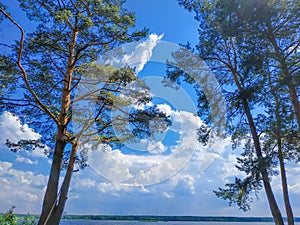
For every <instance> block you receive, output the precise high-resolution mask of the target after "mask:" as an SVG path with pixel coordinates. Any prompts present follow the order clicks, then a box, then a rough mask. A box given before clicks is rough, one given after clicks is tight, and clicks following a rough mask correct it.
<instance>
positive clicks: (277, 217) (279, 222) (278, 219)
mask: <svg viewBox="0 0 300 225" xmlns="http://www.w3.org/2000/svg"><path fill="white" fill-rule="evenodd" d="M235 68H236V67H235ZM231 73H232V75H233V79H234V82H235V84H236V85H237V88H238V91H239V92H240V93H245V89H244V88H243V86H242V85H241V83H240V82H239V80H238V76H237V72H236V70H235V69H234V68H231ZM246 98H247V97H246V96H244V97H242V99H241V100H242V105H243V107H244V112H245V114H246V117H247V120H248V123H249V127H250V130H251V135H252V140H253V143H254V148H255V152H256V156H257V159H258V166H259V170H260V173H261V176H262V181H263V185H264V189H265V192H266V195H267V199H268V202H269V207H270V210H271V213H272V216H273V218H274V222H275V224H276V225H284V223H283V218H282V215H281V212H280V209H279V207H278V204H277V202H276V199H275V196H274V193H273V190H272V187H271V184H270V179H269V175H268V171H267V168H266V165H265V160H264V157H263V154H262V149H261V146H260V142H259V136H258V134H257V130H256V126H255V123H254V120H253V116H252V113H251V110H250V108H249V104H248V101H247V99H246Z"/></svg>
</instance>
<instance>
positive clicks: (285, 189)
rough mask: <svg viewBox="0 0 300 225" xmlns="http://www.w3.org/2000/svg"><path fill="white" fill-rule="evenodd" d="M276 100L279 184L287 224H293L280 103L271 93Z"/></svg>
mask: <svg viewBox="0 0 300 225" xmlns="http://www.w3.org/2000/svg"><path fill="white" fill-rule="evenodd" d="M273 95H274V97H275V102H276V136H277V148H278V159H279V166H280V174H281V185H282V192H283V199H284V205H285V211H286V216H287V220H288V225H294V223H295V222H294V215H293V209H292V206H291V203H290V199H289V191H288V185H287V177H286V171H285V165H284V156H283V152H282V142H281V137H282V135H281V124H282V121H281V117H280V113H279V107H280V103H279V100H278V96H277V95H276V93H273Z"/></svg>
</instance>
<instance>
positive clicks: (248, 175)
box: [169, 0, 300, 210]
mask: <svg viewBox="0 0 300 225" xmlns="http://www.w3.org/2000/svg"><path fill="white" fill-rule="evenodd" d="M179 4H180V5H182V6H183V7H185V8H186V9H187V10H189V11H192V12H194V13H195V14H196V16H195V18H196V20H197V21H199V44H198V45H197V46H196V50H195V51H196V52H197V53H198V54H199V56H200V57H201V58H203V59H204V60H206V63H208V65H209V66H210V67H211V69H212V70H213V71H214V72H215V76H216V77H217V79H218V81H219V83H220V85H221V87H222V89H223V93H224V96H225V99H226V102H227V106H228V108H227V120H228V122H229V129H228V131H229V133H230V135H231V136H232V140H233V144H234V145H233V147H234V148H236V147H237V146H240V145H243V147H244V152H243V154H242V157H240V158H239V159H238V164H237V168H238V169H239V170H240V171H243V172H244V173H245V176H244V177H243V178H235V180H234V181H233V182H232V183H229V184H226V187H225V188H219V190H218V191H215V194H216V195H217V197H219V198H222V199H225V200H228V201H229V203H230V205H231V204H237V205H238V206H239V208H241V209H242V210H248V209H250V203H251V201H252V197H251V196H253V194H256V193H257V192H258V191H259V190H261V188H262V177H261V175H260V173H261V171H263V170H266V171H267V173H268V177H269V179H271V177H272V176H274V175H278V174H279V173H278V171H277V169H276V168H277V166H278V162H279V158H280V152H279V151H278V149H277V144H278V142H279V141H280V142H282V143H283V148H282V149H281V150H283V157H284V160H290V161H294V162H297V161H298V160H299V155H300V154H299V140H300V138H299V135H300V134H299V127H300V123H299V120H298V124H297V119H296V118H295V117H296V116H297V110H299V103H297V101H296V100H295V99H296V98H297V97H295V95H294V96H293V95H292V94H291V93H293V91H294V94H295V93H297V94H296V96H299V90H300V89H299V88H300V86H299V84H300V83H299V82H298V80H297V79H298V77H299V71H300V67H299V66H297V65H298V64H299V56H300V55H299V54H300V52H299V45H300V36H299V28H300V20H299V18H300V17H299V13H300V4H299V0H292V1H284V0H264V1H256V0H203V1H198V0H179ZM296 58H297V59H296ZM181 75H182V73H180V72H178V71H172V73H171V74H169V77H170V78H171V79H174V78H175V79H178V77H179V76H181ZM200 93H201V92H200ZM198 100H199V102H200V103H199V106H201V107H204V108H206V109H205V110H203V109H202V108H201V109H200V114H201V113H203V112H204V113H207V111H209V110H208V109H207V108H209V105H207V104H206V102H205V98H203V97H202V96H201V95H199V99H198ZM278 105H279V106H278ZM247 112H248V113H247ZM250 117H252V118H250ZM251 120H253V123H252V121H251ZM283 121H284V122H283ZM255 133H256V134H255ZM253 134H255V135H253ZM253 136H256V137H258V138H259V141H258V143H256V146H254V144H253ZM259 148H261V149H262V154H261V155H260V153H259V152H260V151H257V149H259ZM258 153H259V154H258ZM283 173H284V172H283ZM265 181H267V180H265ZM267 182H268V181H267Z"/></svg>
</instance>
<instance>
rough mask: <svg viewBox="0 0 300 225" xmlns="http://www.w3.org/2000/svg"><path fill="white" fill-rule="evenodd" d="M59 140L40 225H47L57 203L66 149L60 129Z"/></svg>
mask: <svg viewBox="0 0 300 225" xmlns="http://www.w3.org/2000/svg"><path fill="white" fill-rule="evenodd" d="M58 130H59V131H58V133H60V135H58V138H57V140H56V144H55V150H54V155H53V160H52V165H51V171H50V176H49V180H48V184H47V190H46V193H45V196H44V201H43V208H42V213H41V216H40V218H39V222H38V225H45V224H46V222H47V220H48V218H49V217H50V216H51V214H52V212H53V209H54V208H55V206H56V201H57V197H58V184H59V176H60V171H61V163H62V158H63V152H64V148H65V145H66V143H65V141H64V140H63V139H62V138H59V136H60V137H62V135H61V132H62V130H61V129H60V127H59V128H58Z"/></svg>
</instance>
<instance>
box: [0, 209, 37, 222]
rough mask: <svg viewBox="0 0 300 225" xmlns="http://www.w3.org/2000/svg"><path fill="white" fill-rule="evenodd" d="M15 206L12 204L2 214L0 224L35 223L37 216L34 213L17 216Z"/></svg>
mask: <svg viewBox="0 0 300 225" xmlns="http://www.w3.org/2000/svg"><path fill="white" fill-rule="evenodd" d="M14 209H15V207H14V206H12V207H11V208H10V209H9V210H8V211H7V212H6V213H4V214H0V224H1V225H35V224H36V217H35V216H33V215H30V214H28V215H26V216H22V217H21V218H19V217H17V216H16V215H15V214H14Z"/></svg>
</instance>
